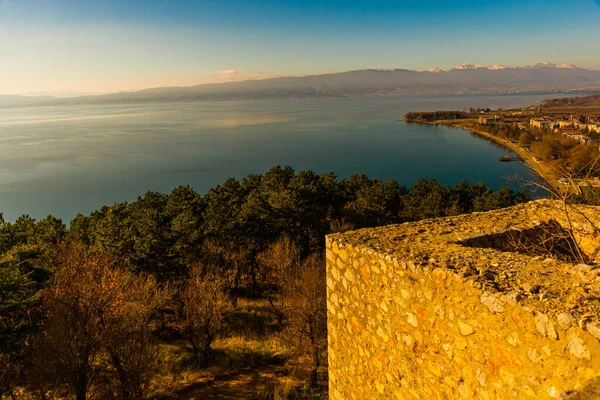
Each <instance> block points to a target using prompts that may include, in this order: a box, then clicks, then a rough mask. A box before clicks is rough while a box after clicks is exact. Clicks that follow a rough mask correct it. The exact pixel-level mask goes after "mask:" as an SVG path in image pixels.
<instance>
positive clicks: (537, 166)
mask: <svg viewBox="0 0 600 400" xmlns="http://www.w3.org/2000/svg"><path fill="white" fill-rule="evenodd" d="M463 121H464V120H463ZM466 121H469V122H472V121H475V120H466ZM406 122H411V123H417V124H427V125H443V126H447V127H451V128H460V129H462V130H465V131H469V132H472V133H474V134H476V135H479V136H482V137H484V138H486V139H490V140H492V141H494V142H495V143H498V144H499V145H501V146H503V147H505V148H506V149H508V150H510V151H512V152H514V153H516V154H517V155H518V156H519V157H521V159H522V161H521V162H523V163H524V164H525V165H527V166H528V167H529V168H531V169H532V170H533V171H534V172H535V173H536V174H537V175H538V176H539V177H540V178H542V179H543V180H544V181H546V182H547V183H548V184H549V185H551V186H552V187H555V188H559V187H560V186H559V184H558V181H557V176H556V172H555V171H554V169H553V168H552V167H551V166H550V165H549V164H548V163H546V162H544V161H537V160H536V159H535V158H534V156H533V155H532V154H531V153H530V152H528V151H526V150H524V149H523V148H522V147H520V146H519V145H518V144H516V143H512V142H510V141H508V140H505V139H502V138H499V137H496V136H493V135H491V134H489V133H488V132H485V131H481V130H478V129H476V128H474V127H471V126H466V125H463V124H462V123H461V120H439V121H432V122H428V121H406Z"/></svg>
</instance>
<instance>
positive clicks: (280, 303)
mask: <svg viewBox="0 0 600 400" xmlns="http://www.w3.org/2000/svg"><path fill="white" fill-rule="evenodd" d="M258 263H259V266H260V269H259V271H260V275H261V278H262V281H263V282H265V283H266V285H265V288H264V290H263V294H264V296H265V298H266V299H267V301H268V302H269V304H270V305H271V308H273V311H274V312H275V315H277V318H278V320H279V323H281V322H282V321H283V320H284V319H285V316H286V313H287V302H286V298H287V297H288V294H289V291H290V285H289V284H290V281H291V280H292V279H294V277H295V275H296V274H297V273H298V270H299V266H300V249H299V248H298V246H297V245H296V243H294V241H293V240H292V239H291V238H290V237H289V236H287V235H284V236H282V237H281V238H280V239H279V240H278V241H276V242H275V243H273V244H272V245H271V246H269V248H268V249H267V250H266V251H264V252H263V253H262V254H260V255H259V256H258Z"/></svg>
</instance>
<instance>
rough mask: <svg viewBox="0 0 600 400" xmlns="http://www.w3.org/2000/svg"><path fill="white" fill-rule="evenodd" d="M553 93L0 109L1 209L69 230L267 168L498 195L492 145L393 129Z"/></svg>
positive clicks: (500, 181)
mask: <svg viewBox="0 0 600 400" xmlns="http://www.w3.org/2000/svg"><path fill="white" fill-rule="evenodd" d="M547 97H556V95H518V96H516V95H503V96H444V97H395V98H392V97H386V98H360V99H313V100H284V101H281V100H279V101H254V102H251V101H247V102H219V103H204V102H199V103H183V104H181V103H171V104H144V105H108V106H81V107H43V108H23V109H4V110H0V212H2V213H4V217H5V219H7V220H14V219H15V218H17V217H18V216H19V215H22V214H29V215H30V216H32V217H35V218H42V217H45V216H46V215H48V214H53V215H55V216H57V217H60V218H63V219H64V220H65V221H67V222H68V221H70V219H71V218H73V217H74V216H75V215H76V214H77V213H84V214H87V213H89V212H91V211H93V210H95V209H98V208H99V207H101V206H103V205H109V204H112V203H114V202H121V201H132V200H135V199H136V198H137V197H138V196H140V195H143V194H144V193H145V192H147V191H151V190H155V191H162V192H169V191H171V190H172V189H173V188H174V187H176V186H178V185H187V184H189V185H191V186H193V187H194V188H195V189H196V190H197V191H199V192H200V193H204V192H206V191H207V190H208V189H209V188H211V187H213V186H215V185H217V184H220V183H222V182H223V181H225V180H226V179H227V178H229V177H236V178H242V177H244V176H245V175H247V174H250V173H264V172H266V171H267V170H268V169H269V168H270V167H271V166H273V165H291V166H293V167H294V168H295V169H296V170H297V171H298V170H302V169H312V170H314V171H317V172H319V173H321V172H328V171H335V172H336V173H337V175H338V176H339V177H348V176H350V175H352V174H353V173H355V172H359V173H364V174H366V175H368V176H370V177H373V178H375V177H376V178H380V179H385V180H387V179H390V178H394V179H396V180H397V181H398V182H399V183H401V184H404V185H408V186H409V185H412V184H413V183H414V182H415V181H417V180H418V179H419V178H421V177H426V178H436V179H438V180H439V181H440V182H442V183H444V184H450V185H453V184H456V183H458V182H459V181H461V180H463V179H466V180H468V181H471V182H483V183H485V184H486V185H488V186H490V187H492V188H494V189H498V188H500V187H502V186H505V185H507V182H506V180H505V177H506V176H509V175H514V174H519V175H520V176H524V177H528V178H530V177H532V176H533V175H532V173H531V171H530V170H529V168H528V167H526V166H525V165H523V164H521V163H516V162H512V163H501V162H499V161H498V156H500V155H503V154H506V153H507V151H506V150H505V149H503V148H502V147H499V146H498V145H496V144H494V143H493V142H490V141H488V140H486V139H483V138H480V137H477V136H473V135H472V134H470V133H469V132H466V131H463V130H460V129H453V128H447V127H434V126H427V125H417V124H406V123H404V122H402V121H397V120H398V119H400V118H401V116H402V115H404V113H406V112H407V111H415V110H425V111H427V110H439V109H463V108H468V107H490V108H497V107H503V108H511V107H522V106H523V107H524V106H528V105H531V104H535V103H536V102H539V101H540V100H542V99H544V98H547Z"/></svg>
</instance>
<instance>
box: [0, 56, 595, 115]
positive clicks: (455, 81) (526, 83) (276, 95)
mask: <svg viewBox="0 0 600 400" xmlns="http://www.w3.org/2000/svg"><path fill="white" fill-rule="evenodd" d="M584 90H600V71H595V70H587V69H584V68H578V67H576V66H574V65H571V64H560V65H556V64H551V63H540V64H537V65H534V66H529V67H509V66H499V65H474V64H462V65H458V66H456V67H454V68H452V69H450V70H448V71H444V70H442V69H440V68H435V67H434V68H431V69H429V70H416V71H414V70H407V69H365V70H357V71H349V72H340V73H333V74H324V75H310V76H301V77H281V78H271V79H263V80H248V81H242V82H229V83H211V84H203V85H196V86H187V87H161V88H154V89H145V90H139V91H135V92H121V93H113V94H105V95H94V96H78V97H70V98H55V97H51V96H0V107H4V108H6V107H27V106H44V105H87V104H114V103H146V102H176V101H202V100H213V101H216V100H251V99H294V98H319V97H351V96H400V95H435V94H479V93H515V92H544V91H584Z"/></svg>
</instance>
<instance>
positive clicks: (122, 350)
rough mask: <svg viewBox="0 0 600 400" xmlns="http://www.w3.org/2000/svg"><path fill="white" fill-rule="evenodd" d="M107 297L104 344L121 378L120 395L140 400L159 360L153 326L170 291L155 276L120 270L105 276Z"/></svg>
mask: <svg viewBox="0 0 600 400" xmlns="http://www.w3.org/2000/svg"><path fill="white" fill-rule="evenodd" d="M101 286H102V288H103V291H104V293H105V294H104V296H105V297H104V298H103V302H102V304H101V307H99V309H98V315H99V323H100V334H101V339H102V347H103V349H104V350H105V351H106V353H107V354H108V357H109V359H110V363H111V365H112V367H113V368H114V370H115V372H116V375H117V377H118V380H119V397H120V398H121V399H124V400H130V399H140V398H143V397H144V395H145V394H146V390H147V385H148V383H149V381H150V378H151V374H152V372H153V368H154V366H155V362H156V356H157V353H156V351H157V349H156V347H155V346H154V344H153V338H152V328H153V324H154V322H155V320H154V317H155V315H156V312H157V310H158V309H159V307H161V306H162V305H163V304H165V303H166V302H167V300H168V295H167V293H168V291H167V290H166V289H164V288H161V287H159V286H158V285H157V283H156V281H155V280H154V279H153V278H144V277H136V276H134V275H131V274H129V273H126V272H124V271H122V270H118V269H109V270H106V271H105V274H104V275H103V276H102V281H101Z"/></svg>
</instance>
